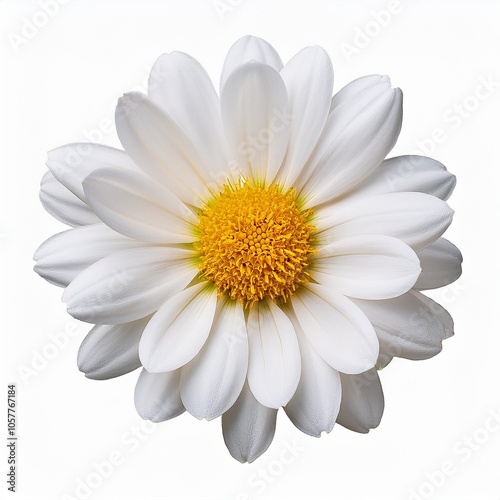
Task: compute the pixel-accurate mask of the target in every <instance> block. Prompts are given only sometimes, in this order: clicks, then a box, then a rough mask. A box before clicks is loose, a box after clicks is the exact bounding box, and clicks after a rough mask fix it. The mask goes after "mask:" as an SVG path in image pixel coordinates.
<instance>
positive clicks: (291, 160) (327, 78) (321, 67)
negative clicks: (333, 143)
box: [276, 47, 333, 187]
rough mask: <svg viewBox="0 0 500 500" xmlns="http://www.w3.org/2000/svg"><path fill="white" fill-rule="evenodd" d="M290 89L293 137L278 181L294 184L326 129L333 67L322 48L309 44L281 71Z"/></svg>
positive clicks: (289, 109) (289, 108)
mask: <svg viewBox="0 0 500 500" xmlns="http://www.w3.org/2000/svg"><path fill="white" fill-rule="evenodd" d="M281 76H282V78H283V81H284V82H285V85H286V88H287V92H288V113H287V115H286V116H284V117H283V120H284V121H285V120H286V121H290V139H289V142H288V148H287V151H286V155H285V158H284V160H283V164H282V165H281V168H280V171H279V173H278V176H277V179H276V180H277V182H278V183H280V184H284V185H285V186H286V187H290V186H293V183H294V181H295V180H296V179H297V177H298V176H299V174H300V172H301V171H302V168H303V167H304V165H305V164H306V162H307V160H308V159H309V156H310V155H311V153H312V151H313V149H314V147H315V146H316V143H317V142H318V139H319V137H320V135H321V133H322V131H323V128H324V126H325V123H326V119H327V117H328V111H329V108H328V106H329V103H330V99H331V96H332V89H333V67H332V62H331V61H330V58H329V57H328V54H327V53H326V52H325V50H324V49H322V48H321V47H306V48H305V49H302V50H301V51H300V52H299V53H298V54H297V55H295V56H294V57H293V58H292V59H291V60H290V61H289V62H288V63H287V64H286V66H285V67H284V68H283V70H282V71H281Z"/></svg>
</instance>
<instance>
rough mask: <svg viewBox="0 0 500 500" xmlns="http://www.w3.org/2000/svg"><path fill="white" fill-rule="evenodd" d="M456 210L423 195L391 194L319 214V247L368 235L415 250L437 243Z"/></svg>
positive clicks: (316, 223)
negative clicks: (402, 243) (394, 240)
mask: <svg viewBox="0 0 500 500" xmlns="http://www.w3.org/2000/svg"><path fill="white" fill-rule="evenodd" d="M452 218H453V210H452V209H451V208H450V207H449V206H448V205H447V204H446V203H445V202H444V201H441V200H440V199H438V198H436V197H434V196H430V195H428V194H423V193H391V194H383V195H380V196H374V197H372V198H367V199H365V200H359V201H358V202H357V203H349V204H346V205H344V206H342V207H341V208H339V209H338V210H335V208H334V206H330V207H328V208H327V209H321V210H318V211H317V212H316V215H315V218H314V225H315V226H316V227H317V228H318V233H319V234H318V235H317V242H318V244H322V245H327V244H329V243H332V242H334V241H338V240H340V239H344V238H349V237H352V236H362V235H366V234H372V235H386V236H394V237H395V238H398V239H400V240H402V241H404V242H405V243H406V244H407V245H410V246H411V247H412V248H413V249H414V250H420V249H422V248H424V247H426V246H427V245H429V244H430V243H432V242H434V241H435V240H437V239H438V238H439V237H440V236H441V235H442V234H443V233H444V231H445V230H446V229H447V228H448V226H449V225H450V224H451V220H452Z"/></svg>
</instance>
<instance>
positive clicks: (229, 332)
mask: <svg viewBox="0 0 500 500" xmlns="http://www.w3.org/2000/svg"><path fill="white" fill-rule="evenodd" d="M247 368H248V339H247V330H246V325H245V316H244V314H243V307H242V305H241V304H239V303H238V302H236V301H232V300H228V299H227V298H225V299H222V300H220V301H219V303H218V310H217V313H216V316H215V319H214V322H213V325H212V329H211V331H210V334H209V336H208V339H207V341H206V342H205V345H204V346H203V347H202V349H201V351H200V352H199V353H198V354H197V355H196V357H195V358H194V359H193V360H191V361H190V362H189V363H187V364H186V365H185V366H184V367H183V368H182V373H181V397H182V402H183V403H184V406H185V407H186V409H187V410H188V411H189V413H191V414H192V415H194V416H195V417H197V418H206V419H207V420H211V419H213V418H215V417H218V416H220V415H222V413H224V412H225V411H227V410H228V409H229V408H230V407H231V406H232V405H233V404H234V402H235V401H236V399H237V398H238V396H239V394H240V392H241V389H242V387H243V384H244V382H245V379H246V375H247Z"/></svg>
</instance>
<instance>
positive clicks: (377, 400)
mask: <svg viewBox="0 0 500 500" xmlns="http://www.w3.org/2000/svg"><path fill="white" fill-rule="evenodd" d="M340 378H341V381H342V402H341V404H340V412H339V416H338V418H337V423H338V424H340V425H342V426H343V427H345V428H347V429H349V430H351V431H354V432H361V433H363V434H365V433H367V432H368V431H369V430H370V429H375V427H377V426H378V424H379V423H380V420H381V419H382V414H383V413H384V393H383V391H382V385H381V384H380V379H379V376H378V373H377V370H375V369H372V370H368V371H367V372H365V373H360V374H359V375H344V374H343V373H341V374H340Z"/></svg>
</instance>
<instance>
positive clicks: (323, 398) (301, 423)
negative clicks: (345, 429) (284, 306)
mask: <svg viewBox="0 0 500 500" xmlns="http://www.w3.org/2000/svg"><path fill="white" fill-rule="evenodd" d="M292 317H293V315H292ZM293 324H294V328H295V331H296V332H297V338H298V341H299V346H300V358H301V364H302V369H301V374H300V381H299V385H298V386H297V390H296V391H295V394H294V395H293V397H292V399H291V400H290V401H289V402H288V404H287V405H286V406H285V411H286V414H287V415H288V418H289V419H290V420H291V421H292V422H293V424H294V425H295V426H296V427H297V428H298V429H300V430H301V431H302V432H304V433H306V434H309V435H310V436H316V437H319V436H320V435H321V433H322V432H330V431H331V430H332V428H333V426H334V424H335V420H336V419H337V415H338V413H339V408H340V400H341V396H342V388H341V385H340V374H339V372H338V371H337V370H335V369H334V368H332V367H331V366H330V365H329V364H328V363H326V361H324V359H323V358H322V357H321V356H320V355H319V354H318V353H317V352H316V351H315V350H314V348H313V347H312V345H311V343H310V342H309V341H308V340H307V338H306V336H305V335H304V332H303V331H302V329H301V327H300V326H299V324H298V323H297V321H293Z"/></svg>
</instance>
